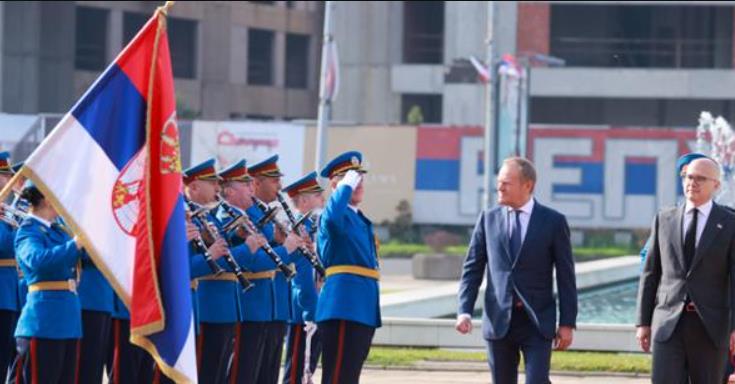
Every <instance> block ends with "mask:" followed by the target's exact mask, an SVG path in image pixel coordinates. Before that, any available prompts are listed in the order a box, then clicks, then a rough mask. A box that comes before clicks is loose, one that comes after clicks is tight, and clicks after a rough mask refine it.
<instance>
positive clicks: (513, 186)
mask: <svg viewBox="0 0 735 384" xmlns="http://www.w3.org/2000/svg"><path fill="white" fill-rule="evenodd" d="M535 184H536V170H535V169H534V167H533V164H532V163H531V162H530V161H528V160H526V159H523V158H519V157H514V158H509V159H506V160H505V161H504V162H503V166H502V168H501V169H500V173H499V174H498V178H497V188H498V204H499V205H498V206H497V207H495V208H492V209H489V210H486V211H484V212H482V213H481V214H480V217H479V219H478V221H477V225H476V226H475V231H474V233H473V235H472V239H471V241H470V246H469V250H468V252H467V259H466V260H465V263H464V270H463V271H462V281H461V284H460V288H459V311H458V316H457V324H456V329H457V331H459V332H460V333H462V334H466V333H469V332H470V331H471V330H472V320H471V314H472V312H473V309H474V306H475V300H476V299H477V293H478V289H479V288H480V284H481V283H482V279H483V276H484V275H487V278H488V281H487V288H486V289H485V297H484V311H483V316H482V331H483V337H484V338H485V340H487V347H488V363H489V365H490V370H491V373H492V377H493V382H495V383H496V384H505V383H516V382H517V380H518V362H519V351H520V352H522V353H523V360H524V363H525V367H526V383H543V384H546V383H549V365H550V361H551V349H552V342H553V344H554V347H556V349H559V350H564V349H566V348H567V347H568V346H569V345H570V344H571V343H572V334H573V329H574V327H575V322H576V318H577V289H576V281H575V277H574V261H573V260H572V250H571V244H570V240H569V227H568V225H567V221H566V218H565V217H564V216H563V215H562V214H560V213H559V212H556V211H554V210H552V209H551V208H548V207H546V206H543V205H541V204H539V203H538V202H537V201H535V199H534V198H533V188H534V186H535ZM554 269H556V283H557V286H558V291H559V316H560V318H559V327H558V328H557V323H556V300H555V299H554V291H553V272H554Z"/></svg>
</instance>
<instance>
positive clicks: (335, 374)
mask: <svg viewBox="0 0 735 384" xmlns="http://www.w3.org/2000/svg"><path fill="white" fill-rule="evenodd" d="M365 172H366V171H365V170H364V169H363V167H362V155H361V154H360V153H359V152H354V151H353V152H347V153H343V154H341V155H339V156H337V157H336V158H335V159H333V160H332V161H330V162H329V164H327V166H326V167H324V169H323V170H322V171H321V176H322V177H325V178H328V179H329V184H330V187H331V189H332V195H331V196H330V197H329V200H328V201H327V204H326V206H325V207H324V211H323V212H322V215H321V217H320V219H319V230H318V233H317V248H318V253H319V256H320V257H321V260H322V263H323V264H324V268H326V281H325V282H324V286H323V287H322V289H321V292H320V294H319V300H318V302H317V309H316V321H317V324H318V326H319V332H320V335H321V338H322V383H323V384H327V383H329V384H334V383H357V382H359V380H360V371H361V370H362V365H363V363H364V361H365V359H366V358H367V356H368V352H369V351H370V344H371V343H372V339H373V335H374V333H375V329H376V328H378V327H380V325H381V320H380V304H379V288H378V280H379V279H380V272H379V266H378V258H377V250H376V242H375V236H374V234H373V225H372V223H371V222H370V220H368V218H367V217H365V215H363V213H362V211H360V210H359V208H358V206H359V204H360V203H361V202H362V200H363V195H364V193H365V192H364V186H363V182H362V174H363V173H365Z"/></svg>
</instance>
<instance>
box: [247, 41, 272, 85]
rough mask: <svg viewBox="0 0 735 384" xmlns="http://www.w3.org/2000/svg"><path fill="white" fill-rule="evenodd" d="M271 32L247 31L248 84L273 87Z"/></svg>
mask: <svg viewBox="0 0 735 384" xmlns="http://www.w3.org/2000/svg"><path fill="white" fill-rule="evenodd" d="M273 36H274V33H273V31H269V30H265V29H250V30H249V31H248V84H250V85H273Z"/></svg>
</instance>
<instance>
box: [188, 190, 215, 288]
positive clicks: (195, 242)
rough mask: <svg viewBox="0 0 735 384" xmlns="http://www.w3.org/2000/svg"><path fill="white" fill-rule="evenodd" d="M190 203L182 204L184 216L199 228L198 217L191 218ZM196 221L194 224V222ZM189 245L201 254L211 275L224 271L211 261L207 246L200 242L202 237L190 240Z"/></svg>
mask: <svg viewBox="0 0 735 384" xmlns="http://www.w3.org/2000/svg"><path fill="white" fill-rule="evenodd" d="M190 204H191V202H190V201H189V200H186V203H185V204H184V209H185V210H186V214H187V215H189V217H191V220H192V223H193V224H194V225H196V226H197V227H198V228H201V222H200V221H199V217H197V216H193V215H192V211H191V207H190ZM195 220H196V223H195V222H194V221H195ZM190 243H191V245H192V246H193V248H194V250H195V251H196V252H197V253H201V254H202V256H203V257H204V260H205V261H206V262H207V265H208V266H209V269H211V270H212V273H214V275H215V276H218V275H219V274H221V273H222V272H224V271H225V270H224V269H222V267H220V266H219V264H217V262H216V261H214V259H212V255H211V254H210V253H209V250H208V249H207V246H206V245H205V244H204V240H202V235H201V234H198V235H197V236H196V237H194V238H193V239H191V242H190Z"/></svg>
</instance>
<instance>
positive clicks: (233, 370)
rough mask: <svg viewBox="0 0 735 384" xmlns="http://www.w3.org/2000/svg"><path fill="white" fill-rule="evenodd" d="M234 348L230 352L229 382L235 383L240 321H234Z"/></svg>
mask: <svg viewBox="0 0 735 384" xmlns="http://www.w3.org/2000/svg"><path fill="white" fill-rule="evenodd" d="M233 348H234V349H235V350H234V352H233V353H232V368H230V384H235V383H237V374H238V370H239V368H240V365H239V364H238V362H239V360H240V323H235V345H234V346H233Z"/></svg>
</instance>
